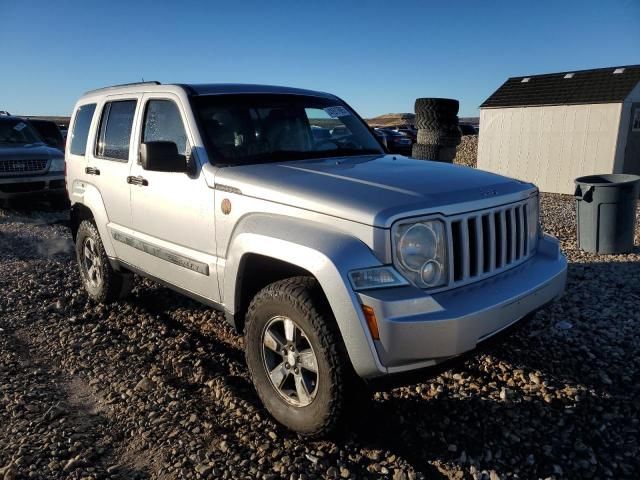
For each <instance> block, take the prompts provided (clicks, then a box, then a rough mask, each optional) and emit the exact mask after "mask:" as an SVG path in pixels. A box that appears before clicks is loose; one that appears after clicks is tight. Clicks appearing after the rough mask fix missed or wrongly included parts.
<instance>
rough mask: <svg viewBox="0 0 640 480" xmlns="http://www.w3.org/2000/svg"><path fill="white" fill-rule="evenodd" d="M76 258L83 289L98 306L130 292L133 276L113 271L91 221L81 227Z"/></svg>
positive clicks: (77, 238)
mask: <svg viewBox="0 0 640 480" xmlns="http://www.w3.org/2000/svg"><path fill="white" fill-rule="evenodd" d="M76 258H77V260H78V268H79V269H80V276H81V278H82V282H83V284H84V288H85V290H86V291H87V293H88V294H89V297H91V298H92V299H93V300H95V301H96V302H99V303H109V302H112V301H114V300H118V299H120V298H124V297H125V296H127V295H128V294H129V292H130V291H131V286H132V281H133V276H132V275H131V274H122V273H118V272H116V271H115V270H114V269H113V267H111V264H110V263H109V258H108V257H107V253H106V252H105V250H104V246H103V245H102V240H101V238H100V233H98V229H97V228H96V225H95V224H94V223H93V222H92V221H90V220H83V221H82V223H80V226H79V227H78V233H77V234H76Z"/></svg>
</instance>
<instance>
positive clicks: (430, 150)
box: [411, 143, 440, 161]
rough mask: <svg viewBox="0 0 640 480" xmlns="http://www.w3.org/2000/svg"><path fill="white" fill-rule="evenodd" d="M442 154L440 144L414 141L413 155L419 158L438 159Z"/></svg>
mask: <svg viewBox="0 0 640 480" xmlns="http://www.w3.org/2000/svg"><path fill="white" fill-rule="evenodd" d="M439 154H440V147H439V146H438V145H423V144H421V143H414V144H413V147H411V156H412V157H413V158H417V159H418V160H435V161H437V160H438V155H439Z"/></svg>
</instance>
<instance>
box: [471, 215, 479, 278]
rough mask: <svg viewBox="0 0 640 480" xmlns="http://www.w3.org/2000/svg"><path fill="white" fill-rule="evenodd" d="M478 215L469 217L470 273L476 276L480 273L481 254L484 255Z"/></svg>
mask: <svg viewBox="0 0 640 480" xmlns="http://www.w3.org/2000/svg"><path fill="white" fill-rule="evenodd" d="M478 220H479V219H478V217H473V218H469V219H468V231H469V275H470V276H472V277H475V276H476V275H478V274H479V273H480V269H481V268H482V266H481V265H480V257H479V256H480V255H482V236H481V235H480V231H479V230H478V224H479V223H480V222H479V221H478Z"/></svg>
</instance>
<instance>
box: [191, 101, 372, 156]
mask: <svg viewBox="0 0 640 480" xmlns="http://www.w3.org/2000/svg"><path fill="white" fill-rule="evenodd" d="M192 101H193V105H194V111H195V112H196V114H197V116H198V117H199V123H200V129H201V132H202V136H203V138H205V141H206V142H207V144H208V148H209V149H210V150H211V155H210V156H211V158H212V159H214V161H215V163H216V164H224V165H246V164H251V163H266V162H280V161H287V160H304V159H309V158H325V157H343V156H352V155H371V154H381V153H384V152H383V150H382V148H381V147H380V144H379V143H378V142H377V141H376V139H375V138H374V137H373V135H371V132H370V131H369V129H368V128H367V126H366V125H365V124H364V123H363V122H362V121H361V120H360V119H359V118H358V117H357V116H356V115H355V114H354V113H353V111H352V110H351V109H350V108H349V107H348V106H346V105H345V104H343V103H342V102H340V101H339V100H335V99H326V98H320V97H313V96H304V95H279V94H261V95H248V94H241V95H211V96H202V97H193V99H192Z"/></svg>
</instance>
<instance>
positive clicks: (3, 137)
mask: <svg viewBox="0 0 640 480" xmlns="http://www.w3.org/2000/svg"><path fill="white" fill-rule="evenodd" d="M28 143H42V140H40V137H39V136H38V134H37V133H36V132H35V130H34V129H33V127H32V126H31V125H29V124H28V123H27V122H25V121H24V120H20V119H19V118H0V144H2V145H7V144H9V145H22V144H28Z"/></svg>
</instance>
